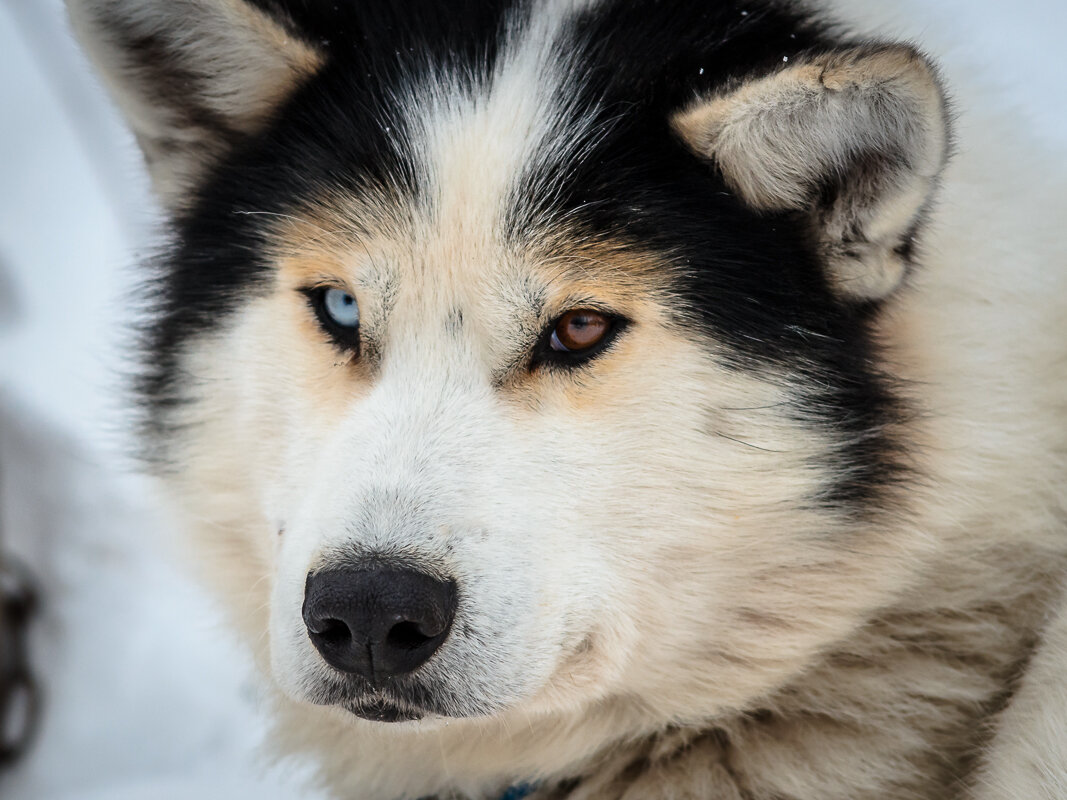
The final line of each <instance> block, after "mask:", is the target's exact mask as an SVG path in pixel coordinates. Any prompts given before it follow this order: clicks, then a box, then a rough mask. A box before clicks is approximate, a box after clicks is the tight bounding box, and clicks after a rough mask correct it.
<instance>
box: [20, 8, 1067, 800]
mask: <svg viewBox="0 0 1067 800" xmlns="http://www.w3.org/2000/svg"><path fill="white" fill-rule="evenodd" d="M842 2H848V3H849V4H850V5H852V6H853V7H855V6H856V5H857V4H858V5H861V6H864V7H865V12H864V16H865V17H867V18H869V19H872V20H876V21H877V23H878V25H879V26H882V30H887V31H889V32H892V33H895V34H898V35H901V36H904V37H906V38H912V39H915V40H917V41H919V42H920V43H922V44H924V45H925V46H926V47H927V49H928V50H929V51H931V52H933V53H934V54H936V55H938V56H944V57H947V64H946V75H947V78H948V81H949V83H950V84H952V83H954V82H957V81H960V80H965V79H970V77H973V75H974V74H977V75H979V76H980V80H979V82H984V83H986V84H989V85H994V86H1000V87H1002V88H1004V89H1005V90H1006V91H1005V101H1004V103H1005V108H1011V109H1012V110H1013V111H1012V113H1017V114H1018V115H1019V116H1018V118H1019V124H1020V125H1023V126H1025V127H1026V128H1027V129H1028V130H1029V131H1030V132H1031V134H1032V133H1033V132H1034V131H1035V130H1036V131H1037V132H1038V134H1039V135H1041V136H1044V137H1045V138H1047V139H1049V140H1051V141H1058V142H1060V143H1061V144H1062V143H1064V142H1067V102H1065V101H1067V91H1065V90H1064V83H1065V81H1064V79H1065V78H1067V55H1065V54H1064V53H1063V52H1062V50H1061V49H1060V47H1059V39H1060V37H1062V35H1063V33H1064V30H1065V28H1067V3H1064V2H1063V0H1015V2H1012V3H1003V2H999V0H940V2H938V3H937V4H928V3H927V2H925V0H901V1H900V2H894V3H886V2H884V0H842ZM929 5H933V6H934V7H933V8H931V7H929ZM953 43H955V44H953ZM0 109H2V111H0V114H2V116H0V542H2V543H3V544H4V545H6V546H9V547H11V548H12V549H15V550H16V551H17V552H18V553H19V554H20V555H21V556H22V557H23V558H24V559H25V560H26V561H27V562H29V563H30V564H31V566H32V568H33V569H34V571H35V572H36V573H37V575H38V576H39V578H40V580H41V583H42V584H43V586H44V600H45V608H44V614H43V618H42V622H41V625H40V626H39V628H38V630H37V632H36V636H35V639H34V642H33V644H34V657H35V661H36V663H37V666H38V667H39V669H40V674H41V676H42V679H43V682H44V684H45V688H46V691H47V698H46V702H47V706H46V708H47V713H46V717H45V724H44V727H43V729H42V732H41V737H40V739H39V741H38V742H37V747H36V748H35V750H34V751H33V753H32V755H31V757H30V758H29V759H28V760H27V761H26V762H25V763H23V764H22V766H21V767H20V768H19V769H18V770H17V771H15V772H14V773H13V774H10V775H7V776H0V794H2V795H3V797H5V798H9V799H10V800H61V799H63V800H90V799H91V800H145V799H146V798H149V799H150V800H171V799H172V798H173V799H174V800H178V799H179V798H181V799H182V800H185V799H186V798H198V800H210V799H211V798H245V797H255V798H262V799H263V800H273V799H274V798H278V800H281V799H282V798H298V797H299V798H302V799H303V800H314V798H316V797H320V795H318V794H316V792H314V791H312V790H310V789H308V788H307V787H306V785H305V780H306V776H307V774H308V769H307V765H304V764H300V763H297V762H287V763H283V764H281V765H275V764H271V763H270V762H269V761H268V760H267V759H266V757H264V756H263V755H262V754H261V752H260V745H261V741H262V736H263V731H264V728H265V722H264V719H265V718H264V712H263V710H262V708H261V704H260V702H259V694H260V684H259V679H258V678H257V677H255V675H254V673H253V671H252V669H251V667H250V665H249V663H248V661H247V657H246V655H245V654H244V652H243V651H242V650H241V648H240V647H239V646H237V645H236V644H235V643H234V642H232V641H231V640H230V638H229V635H228V633H227V630H226V627H225V625H224V624H223V623H222V622H221V620H220V615H219V613H218V611H217V609H216V608H215V607H214V605H213V604H212V601H211V600H210V599H209V598H207V597H206V596H205V595H204V594H203V593H202V592H201V591H200V590H199V589H198V588H197V587H195V586H194V585H192V584H191V583H190V582H189V580H188V579H187V578H186V577H185V576H184V575H183V574H182V573H181V572H180V570H178V569H176V568H175V567H174V566H172V564H173V562H174V561H175V559H174V558H173V557H172V555H171V554H170V552H171V549H172V546H171V544H170V543H169V542H170V539H169V537H170V532H169V531H168V529H167V526H166V521H165V519H163V518H162V515H161V514H159V513H158V512H157V511H156V510H155V509H154V508H153V505H152V502H151V499H150V498H151V496H150V493H149V492H147V491H146V490H145V486H144V484H143V482H142V481H141V480H140V479H138V478H137V477H136V476H135V475H132V474H130V470H129V468H128V465H127V462H126V460H125V458H124V457H123V455H122V454H123V453H124V452H125V451H126V450H127V448H128V444H129V443H128V442H127V441H125V435H126V434H125V433H124V431H125V430H126V429H127V428H128V425H127V421H128V412H126V411H125V410H124V402H125V401H124V399H123V396H122V392H121V386H122V375H123V374H124V373H125V372H126V371H127V366H128V365H127V356H126V355H124V354H125V353H127V352H128V347H127V346H126V345H128V337H127V334H126V330H127V327H128V325H129V323H130V322H131V321H132V320H133V314H134V312H133V311H132V309H133V308H134V303H133V302H131V301H133V300H135V299H136V298H134V297H131V295H129V294H128V292H130V291H131V290H130V289H129V288H128V287H130V286H131V285H133V283H134V280H133V278H134V276H135V274H136V263H137V259H138V255H139V254H140V253H142V252H144V250H145V249H146V248H147V247H148V246H149V245H150V242H151V238H150V233H149V232H150V230H151V223H152V213H151V212H150V211H149V210H148V209H151V207H152V206H151V202H150V200H149V199H148V196H147V192H146V189H145V184H144V180H143V178H142V177H141V175H140V171H139V165H138V156H137V154H136V152H135V151H134V148H133V145H132V141H131V138H130V136H129V135H128V134H127V133H126V132H125V130H124V129H123V128H122V125H121V123H120V122H119V120H118V119H117V118H116V116H115V114H114V112H113V111H112V109H111V108H110V106H109V105H108V103H107V101H106V99H105V98H104V96H103V94H102V93H101V91H100V90H99V88H98V87H97V86H96V85H95V83H94V81H93V79H92V78H91V77H90V76H89V72H88V68H87V67H86V65H85V64H84V62H83V60H82V59H81V57H80V56H79V55H78V53H77V52H76V50H75V48H74V46H73V45H72V44H71V42H70V41H69V39H68V37H67V36H66V33H65V27H64V21H63V16H62V10H61V8H60V4H59V2H58V0H3V2H0Z"/></svg>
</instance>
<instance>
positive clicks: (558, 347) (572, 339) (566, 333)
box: [549, 308, 611, 353]
mask: <svg viewBox="0 0 1067 800" xmlns="http://www.w3.org/2000/svg"><path fill="white" fill-rule="evenodd" d="M609 330H611V321H610V320H609V319H608V318H607V317H606V316H604V315H603V314H601V313H600V312H599V311H593V310H592V309H588V308H577V309H575V310H574V311H568V312H567V313H566V314H564V315H563V316H562V317H560V318H559V320H557V321H556V327H555V328H554V329H553V330H552V338H551V339H550V341H549V344H550V346H551V347H552V349H553V350H555V351H557V352H561V353H573V352H578V351H581V350H588V349H589V348H590V347H593V346H594V345H596V344H599V343H600V341H601V340H602V339H603V338H604V337H605V336H607V334H608V331H609Z"/></svg>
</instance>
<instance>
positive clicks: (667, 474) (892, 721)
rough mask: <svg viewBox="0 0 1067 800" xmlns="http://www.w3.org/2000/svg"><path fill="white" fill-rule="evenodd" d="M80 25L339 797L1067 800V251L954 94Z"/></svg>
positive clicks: (232, 33) (536, 12)
mask: <svg viewBox="0 0 1067 800" xmlns="http://www.w3.org/2000/svg"><path fill="white" fill-rule="evenodd" d="M68 2H69V5H70V10H71V14H72V17H73V20H74V24H75V27H76V29H77V31H78V33H79V34H80V36H81V37H82V40H83V41H84V43H85V46H86V48H87V49H88V51H89V53H90V54H91V57H92V59H93V60H94V62H95V63H96V65H97V66H98V67H99V69H100V71H101V72H102V74H103V75H104V76H105V78H106V80H107V82H108V83H109V85H110V87H111V89H112V90H113V92H114V97H115V99H116V100H117V102H118V103H119V105H120V106H121V107H122V109H123V111H124V112H125V114H126V115H127V116H128V118H129V121H130V124H131V126H132V128H133V131H134V133H135V135H136V137H137V140H138V142H139V143H140V145H141V147H142V149H143V150H144V153H145V156H146V158H147V163H148V167H149V170H150V172H151V175H152V178H153V181H154V184H155V186H156V188H157V189H158V192H159V195H160V196H161V198H162V200H163V202H164V204H165V206H166V207H167V208H168V210H169V212H170V217H171V220H172V223H173V225H172V231H173V237H172V242H171V244H170V246H169V248H168V249H167V251H166V253H165V255H164V256H163V257H162V258H161V259H160V263H159V264H158V265H157V266H158V270H157V273H156V274H155V277H153V278H152V279H151V286H152V289H153V291H154V293H155V297H156V303H155V313H154V315H153V319H152V322H151V323H150V325H149V327H148V329H147V331H146V348H147V357H146V359H145V362H144V363H145V367H144V373H143V380H142V382H141V390H142V397H143V407H144V408H145V409H146V414H145V421H144V433H145V441H146V455H147V458H148V459H149V462H150V464H151V465H152V466H153V468H154V470H155V472H157V473H158V474H159V475H160V476H161V478H162V479H163V481H164V483H165V485H166V487H167V489H168V491H169V493H170V494H171V495H172V496H173V497H174V498H175V500H176V507H177V508H178V509H179V511H180V513H181V514H182V515H183V516H184V518H185V520H186V522H187V525H188V528H189V530H190V534H191V536H192V537H193V538H194V540H195V542H196V546H197V553H198V558H199V560H200V562H201V563H202V564H203V565H204V568H205V572H206V574H207V576H208V578H209V579H210V580H211V581H212V582H213V583H214V584H215V585H216V586H217V587H218V589H219V591H220V592H222V593H223V594H224V596H225V597H226V598H227V599H228V601H229V607H230V608H231V609H232V614H233V620H234V622H235V625H236V627H237V628H238V629H239V630H240V632H241V634H242V635H243V636H244V637H245V638H246V639H247V641H248V642H249V644H250V646H251V647H252V648H253V649H254V650H255V652H256V654H257V657H258V658H259V659H260V663H261V665H262V667H263V669H264V670H265V672H266V673H267V674H268V675H269V676H270V679H271V683H272V685H273V686H275V687H276V688H277V690H278V691H277V706H278V709H277V719H278V735H279V740H280V741H281V742H282V745H283V747H284V748H285V749H287V750H289V751H304V752H312V753H314V754H316V757H317V760H318V763H320V764H321V769H322V775H323V779H324V781H325V782H326V783H328V784H329V785H330V786H332V787H333V789H334V790H335V791H336V794H337V796H338V797H343V798H353V799H354V800H400V799H401V798H406V799H407V800H411V799H412V798H424V797H433V798H439V799H440V800H444V798H456V797H460V798H477V799H478V800H495V799H496V798H501V797H509V798H516V797H531V798H538V800H549V799H550V798H552V799H554V800H563V799H566V800H618V799H619V798H626V799H627V800H667V799H668V798H673V799H674V800H680V799H681V798H694V799H697V798H699V799H700V800H741V799H742V798H743V799H744V800H863V799H869V800H875V799H877V800H887V799H890V798H899V799H901V800H903V798H909V799H912V800H918V799H919V798H926V799H928V800H934V799H935V798H937V799H943V798H958V797H979V798H998V797H999V798H1050V797H1067V767H1065V764H1067V753H1065V749H1067V742H1065V736H1067V734H1065V733H1064V730H1065V728H1064V726H1065V722H1067V696H1065V693H1067V688H1065V686H1067V683H1065V679H1064V678H1063V665H1064V664H1065V663H1067V619H1065V618H1064V616H1063V615H1062V614H1061V615H1060V616H1058V617H1057V615H1056V609H1057V604H1058V603H1059V602H1060V601H1059V593H1060V588H1061V585H1062V583H1063V578H1064V576H1065V575H1067V468H1065V467H1067V464H1065V462H1067V335H1065V330H1064V329H1065V323H1064V320H1065V319H1067V269H1065V268H1064V266H1065V263H1067V261H1065V257H1064V249H1063V247H1062V245H1061V244H1059V242H1062V239H1063V236H1062V225H1063V220H1064V209H1063V205H1062V201H1061V200H1059V198H1058V197H1056V195H1055V194H1054V193H1053V192H1051V191H1044V190H1042V189H1041V188H1040V187H1041V183H1042V175H1041V173H1040V172H1038V171H1037V170H1035V169H1033V168H1031V167H1027V166H1025V165H1024V164H1023V159H1020V158H1019V157H1018V156H1015V155H1012V154H1011V153H1012V151H1011V150H1010V148H1009V146H1008V145H1007V144H1005V142H1008V141H1009V139H1010V138H1011V137H1009V136H1007V135H1005V136H1004V137H1003V141H1002V142H1000V143H998V142H996V141H995V140H996V136H995V135H991V134H990V131H992V130H993V128H994V126H993V125H992V124H986V123H984V122H983V123H981V124H980V125H975V124H971V125H970V126H969V128H968V129H969V130H975V131H976V134H980V136H978V135H976V136H973V137H972V136H971V135H970V134H966V135H963V136H961V137H959V139H958V142H957V143H956V144H953V134H952V133H951V129H952V128H953V119H954V113H953V112H952V111H950V110H949V108H950V107H949V105H948V104H947V101H946V94H945V89H944V87H943V85H942V82H941V80H940V79H939V75H938V71H937V69H936V68H935V67H934V66H933V65H932V64H931V62H930V61H929V60H928V59H927V58H926V57H925V56H924V55H923V54H921V53H920V52H918V51H917V50H916V49H915V48H914V47H912V46H910V45H908V44H900V43H891V42H881V41H871V40H865V39H859V38H854V37H853V36H852V35H851V34H850V33H848V32H847V30H845V29H844V28H842V27H841V26H839V25H837V24H835V23H834V22H833V21H832V20H830V19H828V18H827V17H826V16H825V15H824V14H823V13H822V12H819V11H816V10H812V9H810V8H808V7H807V6H801V5H798V4H796V3H794V2H789V1H788V0H744V2H734V1H733V0H689V1H688V2H655V1H654V0H530V1H529V2H494V1H493V0H456V1H455V2H447V3H444V2H442V3H432V4H431V3H407V2H400V0H338V1H337V2H332V3H327V2H308V1H307V0H305V1H304V2H297V0H291V1H287V0H68ZM962 111H963V113H964V115H965V116H964V118H965V119H969V118H968V117H967V116H966V114H967V113H969V112H968V110H967V109H963V110H962ZM979 139H982V140H983V141H979ZM984 140H988V143H983V142H984ZM954 150H955V151H956V152H955V154H954V153H953V151H954ZM1057 203H1058V204H1059V205H1056V204H1057ZM1057 212H1058V213H1057ZM1057 248H1058V249H1057Z"/></svg>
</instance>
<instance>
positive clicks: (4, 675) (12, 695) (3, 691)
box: [0, 552, 41, 768]
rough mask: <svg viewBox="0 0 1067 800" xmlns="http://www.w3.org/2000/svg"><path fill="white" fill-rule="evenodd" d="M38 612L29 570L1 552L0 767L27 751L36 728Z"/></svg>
mask: <svg viewBox="0 0 1067 800" xmlns="http://www.w3.org/2000/svg"><path fill="white" fill-rule="evenodd" d="M36 612H37V591H36V588H35V586H34V582H33V580H32V579H31V578H30V574H29V571H28V570H27V569H26V567H25V566H24V565H23V564H22V563H21V562H19V561H17V560H16V559H15V558H13V557H12V556H11V555H10V554H8V553H4V552H0V768H3V767H8V766H11V765H12V764H14V763H15V762H16V761H18V760H19V758H21V757H22V756H23V755H24V754H25V753H26V751H27V749H28V748H29V746H30V744H31V743H32V741H33V737H34V734H35V733H36V731H37V723H38V720H39V718H40V711H41V697H40V691H39V689H38V686H37V683H36V681H34V679H33V674H32V672H31V671H30V662H29V632H30V627H31V623H32V621H33V618H34V617H35V615H36Z"/></svg>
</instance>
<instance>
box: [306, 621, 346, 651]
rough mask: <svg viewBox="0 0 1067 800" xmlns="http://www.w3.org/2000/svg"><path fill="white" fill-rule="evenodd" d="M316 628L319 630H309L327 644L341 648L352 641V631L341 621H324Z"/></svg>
mask: <svg viewBox="0 0 1067 800" xmlns="http://www.w3.org/2000/svg"><path fill="white" fill-rule="evenodd" d="M316 628H317V630H312V629H310V628H309V630H311V632H312V633H313V634H315V636H316V637H318V639H319V640H320V641H322V642H324V643H325V644H328V645H334V646H341V645H346V644H348V643H349V642H351V641H352V631H351V629H349V627H348V626H347V625H346V624H345V623H343V622H341V620H339V619H324V620H322V622H320V623H319V624H318V625H317V626H316Z"/></svg>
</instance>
